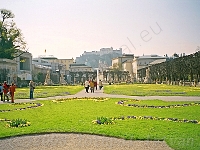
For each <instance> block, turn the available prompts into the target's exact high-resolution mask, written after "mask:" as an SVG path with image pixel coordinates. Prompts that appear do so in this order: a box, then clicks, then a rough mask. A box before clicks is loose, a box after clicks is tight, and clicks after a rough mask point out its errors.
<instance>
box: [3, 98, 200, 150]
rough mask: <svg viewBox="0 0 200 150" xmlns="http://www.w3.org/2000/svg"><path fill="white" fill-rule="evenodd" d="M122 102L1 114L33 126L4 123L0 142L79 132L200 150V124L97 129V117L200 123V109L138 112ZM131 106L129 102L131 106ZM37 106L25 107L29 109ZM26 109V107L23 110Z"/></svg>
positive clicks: (128, 123) (50, 105) (122, 124)
mask: <svg viewBox="0 0 200 150" xmlns="http://www.w3.org/2000/svg"><path fill="white" fill-rule="evenodd" d="M119 100H125V99H114V98H113V99H108V100H106V101H103V102H96V101H94V100H67V101H64V102H60V103H55V102H52V101H38V102H39V103H42V104H44V106H42V107H37V108H33V109H26V110H11V111H10V112H0V118H7V119H10V120H12V119H18V118H20V119H25V120H27V121H30V122H31V125H30V126H28V127H22V128H9V127H6V122H0V138H4V137H10V136H16V135H24V134H35V133H49V132H75V133H88V134H100V135H106V136H112V137H119V138H124V139H133V140H165V141H166V142H167V144H168V145H169V146H170V147H172V148H173V149H177V150H198V149H200V143H199V141H200V124H193V123H180V122H170V121H163V120H137V119H125V120H115V121H114V122H115V124H111V125H97V124H93V123H92V121H93V120H96V119H97V117H119V116H129V115H134V116H154V117H166V118H167V117H172V118H180V119H190V120H200V115H199V112H200V106H188V107H180V108H168V109H157V108H134V107H125V106H121V105H118V104H116V103H117V102H118V101H119ZM127 103H129V102H127ZM131 103H132V104H133V103H135V104H138V105H173V104H185V103H190V102H163V101H160V100H145V101H132V102H131ZM28 105H33V104H25V106H28ZM14 107H17V108H19V106H17V105H9V104H2V105H0V110H2V109H4V110H5V109H13V108H14ZM21 107H23V106H21Z"/></svg>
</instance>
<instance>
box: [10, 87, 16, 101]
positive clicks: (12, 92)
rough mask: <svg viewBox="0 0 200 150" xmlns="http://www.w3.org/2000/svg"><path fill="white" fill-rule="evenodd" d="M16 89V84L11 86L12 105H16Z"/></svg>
mask: <svg viewBox="0 0 200 150" xmlns="http://www.w3.org/2000/svg"><path fill="white" fill-rule="evenodd" d="M15 88H16V86H15V84H14V83H12V84H11V86H10V95H11V103H14V94H15Z"/></svg>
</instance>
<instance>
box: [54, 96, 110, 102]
mask: <svg viewBox="0 0 200 150" xmlns="http://www.w3.org/2000/svg"><path fill="white" fill-rule="evenodd" d="M71 100H93V101H95V102H104V101H105V100H108V98H103V97H82V98H78V97H74V98H65V99H64V98H63V99H56V100H52V102H54V103H63V102H66V101H71Z"/></svg>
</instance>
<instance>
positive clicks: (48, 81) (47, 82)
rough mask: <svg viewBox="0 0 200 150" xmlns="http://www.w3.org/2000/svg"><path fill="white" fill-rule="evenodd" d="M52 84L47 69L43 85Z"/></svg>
mask: <svg viewBox="0 0 200 150" xmlns="http://www.w3.org/2000/svg"><path fill="white" fill-rule="evenodd" d="M52 84H53V82H52V80H51V79H50V72H49V70H47V75H46V78H45V81H44V85H52Z"/></svg>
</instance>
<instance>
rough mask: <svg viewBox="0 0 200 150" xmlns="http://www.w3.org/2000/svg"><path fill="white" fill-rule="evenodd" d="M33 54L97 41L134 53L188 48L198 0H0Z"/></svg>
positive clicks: (69, 53)
mask: <svg viewBox="0 0 200 150" xmlns="http://www.w3.org/2000/svg"><path fill="white" fill-rule="evenodd" d="M2 8H3V9H8V10H11V11H12V12H13V13H14V14H15V18H14V21H15V22H16V24H17V27H18V28H20V29H21V30H22V33H23V35H24V37H25V40H26V42H27V47H28V48H29V52H31V53H32V54H33V57H37V56H38V55H44V54H45V53H44V50H45V49H46V50H47V53H46V54H48V55H54V56H56V57H58V58H72V57H73V58H75V57H77V56H80V55H81V54H82V53H83V52H84V51H93V50H96V51H99V50H100V48H103V47H113V48H114V49H119V48H120V47H121V48H122V49H123V52H124V53H133V54H135V55H143V54H158V55H161V56H163V55H164V54H168V55H169V56H170V55H172V54H173V53H175V52H176V53H186V54H191V53H194V52H195V50H196V48H197V46H200V29H199V28H200V9H199V8H200V1H199V0H0V9H2Z"/></svg>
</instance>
